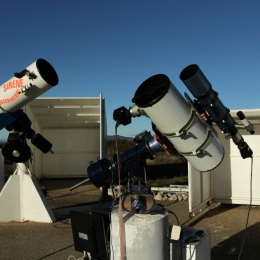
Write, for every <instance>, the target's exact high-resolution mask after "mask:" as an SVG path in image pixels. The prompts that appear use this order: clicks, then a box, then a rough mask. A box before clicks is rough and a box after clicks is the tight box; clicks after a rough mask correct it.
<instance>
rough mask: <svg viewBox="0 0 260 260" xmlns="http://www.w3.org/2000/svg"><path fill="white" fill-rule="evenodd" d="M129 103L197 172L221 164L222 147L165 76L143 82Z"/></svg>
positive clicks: (154, 77)
mask: <svg viewBox="0 0 260 260" xmlns="http://www.w3.org/2000/svg"><path fill="white" fill-rule="evenodd" d="M133 102H134V103H135V104H136V105H137V106H138V107H140V108H141V109H143V110H144V112H145V113H146V114H147V115H148V116H149V118H150V119H151V121H152V122H153V123H154V124H155V125H156V128H157V130H158V131H159V132H160V133H161V134H163V135H164V136H165V137H167V139H168V140H169V141H170V142H171V143H172V144H173V145H174V146H175V148H176V150H177V151H178V152H179V153H180V154H182V155H183V156H184V157H185V158H186V159H187V160H188V161H189V162H190V163H191V164H192V165H193V167H194V168H196V169H197V170H198V171H209V170H212V169H214V168H215V167H217V166H218V165H219V164H220V163H221V161H222V159H223V157H224V149H223V147H222V145H221V144H220V143H219V142H218V140H217V138H216V136H215V135H214V134H213V133H212V132H211V130H210V128H209V126H208V125H207V124H206V123H205V122H204V121H203V120H202V119H201V117H200V116H199V115H198V113H197V111H196V110H195V108H194V107H193V106H191V104H189V103H188V102H186V100H185V99H184V98H183V97H182V95H181V94H180V93H179V91H178V90H177V89H176V88H175V86H174V85H173V84H172V83H171V82H170V80H169V78H168V77H167V76H166V75H164V74H158V75H154V76H152V77H150V78H148V79H147V80H146V81H144V82H143V83H142V84H141V85H140V86H139V88H138V89H137V91H136V93H135V96H134V98H133Z"/></svg>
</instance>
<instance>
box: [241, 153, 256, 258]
mask: <svg viewBox="0 0 260 260" xmlns="http://www.w3.org/2000/svg"><path fill="white" fill-rule="evenodd" d="M252 176H253V157H252V158H251V174H250V198H249V207H248V212H247V218H246V226H245V229H244V237H243V241H242V245H241V248H240V252H239V256H238V260H240V257H241V254H242V251H243V247H244V244H245V240H246V232H247V228H248V220H249V215H250V210H251V206H252V197H253V196H252V179H253V178H252Z"/></svg>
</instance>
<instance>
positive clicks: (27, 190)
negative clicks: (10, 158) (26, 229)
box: [0, 162, 56, 223]
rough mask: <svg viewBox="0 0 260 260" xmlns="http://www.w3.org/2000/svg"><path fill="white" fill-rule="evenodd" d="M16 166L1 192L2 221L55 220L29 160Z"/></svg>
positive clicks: (48, 221)
mask: <svg viewBox="0 0 260 260" xmlns="http://www.w3.org/2000/svg"><path fill="white" fill-rule="evenodd" d="M16 166H17V168H16V170H15V172H14V174H13V175H12V176H10V177H9V179H8V181H7V182H6V184H5V186H4V187H3V189H2V191H1V193H0V209H1V210H0V222H10V221H21V222H23V221H35V222H44V223H51V222H55V221H56V219H55V217H54V215H53V212H52V211H51V209H50V208H49V205H48V204H47V201H46V198H45V196H44V194H43V192H42V190H41V187H40V185H39V183H38V182H37V180H36V178H35V176H34V175H32V174H31V173H30V171H29V169H28V162H25V163H17V165H16Z"/></svg>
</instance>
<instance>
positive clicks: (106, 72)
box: [0, 0, 260, 138]
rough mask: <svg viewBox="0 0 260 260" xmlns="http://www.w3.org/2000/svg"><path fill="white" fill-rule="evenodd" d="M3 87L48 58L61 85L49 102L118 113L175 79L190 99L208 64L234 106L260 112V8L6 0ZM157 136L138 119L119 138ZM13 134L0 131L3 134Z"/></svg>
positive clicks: (238, 3) (188, 0)
mask: <svg viewBox="0 0 260 260" xmlns="http://www.w3.org/2000/svg"><path fill="white" fill-rule="evenodd" d="M0 4H1V10H0V28H1V30H0V39H1V50H0V52H1V60H0V85H2V84H3V83H5V82H6V81H7V80H8V79H10V78H11V77H12V76H13V73H14V72H17V71H19V70H21V69H24V68H25V67H27V66H28V65H30V64H31V63H33V62H34V61H35V60H37V59H38V58H44V59H46V60H48V61H49V62H50V63H51V64H52V65H53V67H54V68H55V70H56V71H57V73H58V76H59V84H58V85H57V86H55V87H54V88H52V89H51V90H49V91H48V92H46V93H45V94H43V95H42V97H98V96H99V95H100V93H102V95H103V96H104V97H105V100H106V111H107V124H108V134H109V135H113V134H114V125H115V122H114V121H113V119H112V115H113V111H114V110H115V109H116V108H118V107H120V106H125V107H127V108H129V107H130V106H131V105H132V102H131V99H132V98H133V96H134V93H135V91H136V89H137V88H138V86H139V85H140V84H141V83H142V82H143V81H145V80H146V79H147V78H148V77H150V76H153V75H155V74H158V73H163V74H166V75H167V76H168V77H169V78H170V80H171V82H172V83H173V84H174V85H175V86H176V87H177V89H178V90H179V91H180V93H181V94H183V93H184V92H187V93H188V94H189V91H188V89H187V88H186V87H185V86H184V85H183V83H182V82H181V80H180V79H179V74H180V72H181V71H182V70H183V69H184V68H185V67H186V66H188V65H190V64H193V63H196V64H198V65H199V66H200V68H201V70H202V71H203V72H204V74H205V75H206V77H207V78H208V80H209V81H210V82H211V84H212V86H213V88H214V89H215V90H216V91H217V92H218V93H219V98H220V100H221V101H222V102H223V103H224V105H225V106H226V107H228V108H229V109H232V110H233V109H239V110H240V109H251V108H260V101H259V98H260V87H259V84H260V83H259V79H258V76H259V74H260V51H259V49H260V28H259V26H260V2H259V1H257V0H253V1H251V0H250V1H249V0H248V1H246V0H243V1H242V0H233V1H231V0H229V1H227V0H219V1H209V0H207V1H206V0H196V1H195V0H161V1H159V0H157V1H155V0H143V1H142V0H139V1H137V0H131V1H130V0H128V1H126V0H120V1H117V0H96V1H94V0H71V1H68V0H44V1H39V0H38V1H32V0H25V1H18V0H16V1H14V0H8V1H7V0H6V1H3V0H1V1H0ZM145 129H146V130H151V127H150V120H149V119H147V118H144V117H141V118H138V119H133V120H132V124H131V125H128V126H121V127H120V128H119V130H118V134H120V135H126V136H134V135H136V134H137V133H139V132H141V131H143V130H145ZM3 135H4V132H3V131H1V132H0V138H1V137H2V136H3Z"/></svg>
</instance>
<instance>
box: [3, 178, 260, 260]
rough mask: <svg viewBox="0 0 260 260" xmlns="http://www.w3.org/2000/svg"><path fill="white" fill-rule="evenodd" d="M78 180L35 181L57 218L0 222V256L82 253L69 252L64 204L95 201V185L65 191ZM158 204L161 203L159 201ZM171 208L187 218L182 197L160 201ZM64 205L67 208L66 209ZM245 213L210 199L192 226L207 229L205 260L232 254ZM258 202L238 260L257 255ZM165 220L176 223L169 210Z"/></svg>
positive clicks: (239, 241) (61, 256) (49, 256)
mask: <svg viewBox="0 0 260 260" xmlns="http://www.w3.org/2000/svg"><path fill="white" fill-rule="evenodd" d="M77 182H79V181H78V180H47V181H41V182H40V184H41V186H44V187H45V188H46V189H47V192H48V195H47V201H48V203H49V205H50V207H51V208H52V209H53V212H54V214H55V217H56V219H57V222H55V223H52V224H43V223H35V222H24V223H19V222H10V223H0V259H38V260H40V259H50V260H51V259H70V260H72V259H73V257H70V258H69V256H70V255H73V256H74V257H76V258H79V257H81V256H82V254H81V253H80V252H77V251H75V249H74V243H73V237H72V230H71V223H70V218H69V215H68V214H67V213H68V207H71V206H75V205H78V206H82V205H83V204H86V203H87V204H88V205H85V206H84V207H85V208H87V207H92V206H93V203H95V202H98V200H99V198H100V196H101V193H102V192H101V190H100V189H98V188H95V187H94V186H93V185H90V184H84V185H82V186H81V187H79V188H77V189H75V190H73V191H70V190H69V188H70V187H71V186H73V185H74V184H76V183H77ZM159 203H161V202H159ZM161 204H164V205H165V207H166V208H168V209H170V210H171V211H173V212H174V213H175V214H176V215H177V217H178V219H179V221H180V223H181V224H182V223H185V222H186V221H187V220H188V219H189V212H188V202H187V201H180V202H176V203H169V202H163V203H161ZM66 210H67V211H66ZM247 214H248V206H245V205H219V204H215V203H213V204H212V205H211V206H210V211H209V212H207V213H206V214H204V215H203V216H202V217H201V218H199V220H197V221H196V222H194V223H193V224H192V226H193V227H194V228H196V229H204V230H209V231H210V232H211V259H212V260H217V259H230V260H233V259H238V257H239V252H240V249H241V246H242V243H243V237H244V229H245V225H246V219H247ZM259 220H260V207H259V206H252V208H251V211H250V215H249V221H248V229H247V232H246V237H245V238H246V239H245V242H244V247H243V251H242V254H241V258H240V259H241V260H249V259H252V260H253V259H260V251H259V250H260V249H259V248H260V247H259V245H260V243H259V242H260V241H259V240H260V236H259V234H260V224H259ZM169 222H170V223H173V224H176V219H175V217H174V215H173V214H170V215H169Z"/></svg>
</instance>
